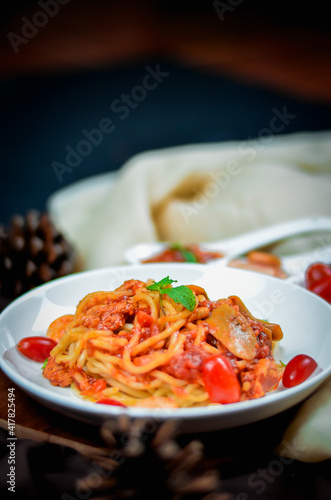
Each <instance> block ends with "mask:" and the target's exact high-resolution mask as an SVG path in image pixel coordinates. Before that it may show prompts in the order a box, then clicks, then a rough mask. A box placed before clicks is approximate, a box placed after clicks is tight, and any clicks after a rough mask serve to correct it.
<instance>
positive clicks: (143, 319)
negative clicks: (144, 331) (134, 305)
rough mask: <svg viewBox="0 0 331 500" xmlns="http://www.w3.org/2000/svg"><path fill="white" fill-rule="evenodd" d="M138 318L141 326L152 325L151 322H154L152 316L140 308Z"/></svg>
mask: <svg viewBox="0 0 331 500" xmlns="http://www.w3.org/2000/svg"><path fill="white" fill-rule="evenodd" d="M136 318H137V321H138V323H139V324H140V326H151V324H152V323H153V318H152V316H150V315H149V314H147V313H146V312H145V311H141V310H139V311H138V312H137V315H136Z"/></svg>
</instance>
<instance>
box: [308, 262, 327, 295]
mask: <svg viewBox="0 0 331 500" xmlns="http://www.w3.org/2000/svg"><path fill="white" fill-rule="evenodd" d="M305 284H306V288H307V289H308V290H310V291H311V292H313V293H316V295H319V296H320V297H322V299H324V300H326V301H327V302H330V303H331V267H330V266H328V265H327V264H323V263H321V262H316V263H315V264H312V265H311V266H309V267H308V269H307V271H306V274H305Z"/></svg>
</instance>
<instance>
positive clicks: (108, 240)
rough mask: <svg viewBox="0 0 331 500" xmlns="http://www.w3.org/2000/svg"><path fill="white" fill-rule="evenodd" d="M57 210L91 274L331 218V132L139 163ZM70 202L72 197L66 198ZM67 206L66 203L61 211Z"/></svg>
mask: <svg viewBox="0 0 331 500" xmlns="http://www.w3.org/2000/svg"><path fill="white" fill-rule="evenodd" d="M77 189H78V188H76V191H75V190H74V192H73V195H72V196H71V198H70V189H69V191H68V190H64V191H67V196H66V197H65V202H64V201H63V200H64V196H63V193H62V198H61V193H58V194H55V195H54V196H53V197H52V198H51V200H50V205H49V208H50V213H51V215H52V216H53V219H54V222H55V223H56V224H57V225H58V226H59V227H60V229H62V230H63V231H64V233H65V234H66V235H67V236H68V237H69V238H70V239H71V240H72V242H73V243H74V244H76V246H77V248H78V249H79V251H80V252H81V254H82V256H83V258H84V262H85V268H86V269H94V268H100V267H106V266H109V265H117V264H122V263H124V252H125V250H126V248H127V247H129V246H130V245H132V244H135V243H139V242H145V241H157V240H163V241H176V242H183V243H184V242H201V241H210V240H215V239H221V238H227V237H230V236H234V235H237V234H240V233H242V232H246V231H249V230H253V229H257V228H259V227H262V226H267V225H269V224H272V223H277V222H282V221H285V220H290V219H295V218H298V217H304V216H311V215H331V203H330V199H331V132H329V131H327V132H315V133H297V134H291V135H286V136H285V135H284V136H271V137H268V140H267V141H266V139H264V140H263V141H262V140H260V141H258V140H256V141H253V140H250V141H232V142H225V143H219V144H205V145H193V146H181V147H175V148H168V149H164V150H156V151H151V152H147V153H142V154H139V155H137V156H135V157H133V158H132V159H131V160H129V161H128V162H127V163H126V164H125V165H124V166H123V167H122V168H121V169H120V170H119V172H118V174H117V175H116V179H115V181H114V177H113V176H111V177H108V178H107V177H105V176H102V177H101V178H100V182H99V184H97V183H96V182H95V180H93V179H91V188H90V189H89V185H88V181H85V183H84V189H82V190H81V193H80V192H79V189H78V190H77ZM68 194H69V196H68ZM61 201H63V203H62V204H61Z"/></svg>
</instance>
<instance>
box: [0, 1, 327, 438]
mask: <svg viewBox="0 0 331 500" xmlns="http://www.w3.org/2000/svg"><path fill="white" fill-rule="evenodd" d="M119 3H120V2H118V4H119ZM88 5H90V4H89V3H88V4H87V5H86V4H85V3H81V4H80V5H79V10H78V7H77V4H76V3H75V2H71V3H68V4H67V5H63V6H62V7H61V9H60V11H59V13H58V14H57V16H55V17H54V18H52V19H49V21H48V23H47V26H45V27H43V28H40V29H39V30H38V33H37V34H36V35H35V36H34V37H32V38H31V39H30V40H28V42H27V43H24V44H21V45H20V46H19V50H18V52H17V53H15V51H14V49H13V46H12V45H11V43H10V40H9V38H8V34H9V33H17V34H19V33H21V31H22V16H26V18H28V19H31V18H32V17H33V15H34V14H35V12H36V8H35V7H30V8H29V9H27V10H26V9H25V10H24V9H22V11H20V12H17V13H15V15H14V14H13V15H12V16H9V17H8V18H7V20H6V23H5V25H4V26H3V34H4V36H3V37H2V41H1V45H0V64H1V69H2V76H3V78H11V77H15V76H17V75H22V74H38V73H45V72H46V73H59V72H66V73H68V72H77V71H80V70H82V69H83V70H86V69H88V70H93V69H94V68H102V67H109V66H110V65H113V66H116V65H120V64H123V63H125V64H127V63H129V62H130V61H135V60H138V59H139V58H142V57H145V56H146V55H148V56H149V55H160V56H162V57H168V58H170V59H173V60H175V61H176V62H178V63H181V64H183V65H184V66H187V67H194V68H201V69H203V70H204V71H208V72H212V73H215V72H218V73H222V74H225V75H230V76H233V77H235V78H238V79H241V80H242V81H247V82H253V83H254V82H255V83H257V84H259V85H261V84H262V85H264V86H265V88H270V89H276V90H279V91H281V92H285V93H288V94H289V95H293V96H297V97H302V98H305V99H307V100H311V101H315V102H320V103H325V104H326V105H330V103H331V65H330V64H329V62H330V61H329V58H330V49H331V35H330V34H329V33H327V32H326V31H325V30H324V29H318V28H317V27H309V26H300V25H297V26H296V25H290V26H288V25H286V23H284V24H279V23H278V24H277V23H275V22H273V19H272V18H271V17H262V18H260V17H259V16H256V15H255V16H249V15H240V12H239V13H238V14H236V13H235V12H231V11H230V12H228V13H227V14H226V17H225V19H224V20H221V19H220V17H219V15H218V13H217V12H216V10H215V9H214V10H212V12H209V13H206V12H204V13H202V14H199V13H197V12H194V11H192V12H186V13H185V12H184V13H178V14H177V15H176V16H172V15H171V13H170V12H166V13H165V12H162V10H161V11H160V10H159V9H157V8H156V6H155V4H154V3H153V2H135V3H134V2H133V3H132V2H130V3H129V4H128V2H121V3H120V5H112V7H111V8H110V7H109V5H108V7H107V4H106V3H105V2H95V3H94V5H93V9H91V7H89V6H88ZM238 10H239V9H238ZM12 387H15V385H14V384H13V383H12V382H11V381H10V380H9V379H8V378H7V377H6V376H5V375H4V374H3V373H0V396H1V397H0V414H1V417H2V419H3V420H2V425H5V420H6V415H7V393H8V388H12ZM15 394H16V402H17V404H16V424H17V433H18V435H20V436H22V437H24V436H33V437H34V438H35V439H45V438H47V439H51V440H55V441H56V442H61V440H62V442H65V441H63V440H66V439H69V440H73V441H74V442H75V443H82V444H86V445H91V446H102V442H101V440H100V436H99V431H98V429H97V428H94V427H93V426H89V425H86V424H83V423H79V422H75V423H74V425H73V421H72V420H71V419H69V418H66V417H64V416H61V415H58V414H57V413H55V412H53V411H52V410H48V409H46V408H44V407H43V406H41V405H40V404H39V403H37V402H35V401H34V400H33V399H31V398H30V397H28V396H27V395H26V394H25V393H24V392H23V391H21V390H20V389H19V388H17V387H16V388H15ZM30 431H32V432H34V431H36V432H35V433H34V434H31V432H30ZM38 432H39V433H41V434H38ZM43 433H46V435H47V436H48V437H47V436H45V434H43Z"/></svg>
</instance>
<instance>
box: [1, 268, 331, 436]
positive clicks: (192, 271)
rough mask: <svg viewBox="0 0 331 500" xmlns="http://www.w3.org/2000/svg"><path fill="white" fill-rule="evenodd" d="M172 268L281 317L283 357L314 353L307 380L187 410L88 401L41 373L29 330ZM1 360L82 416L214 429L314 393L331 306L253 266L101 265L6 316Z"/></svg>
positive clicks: (329, 348) (17, 376)
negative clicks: (29, 346) (93, 297)
mask: <svg viewBox="0 0 331 500" xmlns="http://www.w3.org/2000/svg"><path fill="white" fill-rule="evenodd" d="M167 275H169V276H170V277H171V278H172V279H176V280H178V284H184V285H185V284H190V283H195V284H199V285H200V286H203V287H204V288H205V289H206V291H207V293H208V294H209V297H210V298H211V299H212V300H216V299H219V298H222V297H227V296H229V295H238V296H239V297H240V298H241V299H242V300H243V301H244V303H245V304H246V305H247V307H248V308H249V309H250V311H251V312H252V313H253V314H254V315H255V316H256V317H260V318H267V319H268V320H270V321H272V322H276V323H279V324H280V325H281V327H282V329H283V332H284V338H283V339H282V340H281V341H280V343H279V345H278V346H277V348H276V351H275V357H276V358H277V359H281V360H282V361H283V362H285V363H286V362H288V361H289V360H290V359H291V358H292V357H293V356H295V355H296V354H300V353H304V354H309V355H310V356H312V357H313V358H314V359H315V360H316V361H317V363H318V365H319V367H320V370H317V371H316V372H315V373H314V374H313V375H312V376H311V377H310V378H309V379H308V380H306V381H305V382H303V383H302V384H301V385H299V386H297V387H294V388H291V389H284V388H282V387H279V388H278V389H277V390H276V391H273V392H271V393H269V394H268V395H267V396H265V397H264V398H261V399H256V400H251V401H243V402H239V403H234V404H228V405H224V406H210V407H199V408H180V409H147V408H129V409H123V408H120V407H112V406H103V405H96V404H93V403H90V402H86V401H82V400H80V399H79V398H77V397H76V396H74V394H73V393H72V391H71V389H70V388H60V387H53V386H52V385H51V384H50V383H49V381H48V380H46V379H45V378H44V377H43V376H42V373H41V363H37V362H34V361H30V360H28V359H26V358H24V356H22V355H21V354H20V353H19V352H18V350H17V348H16V344H17V343H18V341H19V340H20V339H22V338H23V337H27V336H31V335H45V331H46V329H47V327H48V325H49V323H50V322H51V321H52V320H54V319H55V318H56V317H58V316H60V315H62V314H66V313H71V312H74V310H75V307H76V305H77V303H78V301H79V300H80V299H81V298H83V296H84V295H86V294H87V293H89V292H92V291H97V290H113V289H114V288H116V287H117V286H119V285H120V284H121V283H123V281H124V280H126V279H131V278H135V279H141V280H143V281H145V280H147V279H148V278H152V279H155V280H160V279H161V278H163V277H165V276H167ZM0 339H1V340H0V366H1V368H2V369H3V371H4V372H5V373H6V374H7V376H8V377H9V378H10V379H11V380H12V381H13V382H15V383H16V384H17V385H18V386H19V387H20V388H21V389H23V390H24V391H26V392H27V393H28V394H29V395H30V396H31V397H33V398H34V399H36V400H37V401H39V402H41V403H42V404H44V405H45V406H47V407H49V408H52V409H53V410H55V411H57V412H60V413H63V414H65V415H67V416H69V417H72V418H74V419H78V420H82V421H84V422H88V423H92V424H100V423H101V422H102V421H104V420H105V419H107V418H110V417H113V418H114V417H116V416H118V415H119V414H121V413H123V412H124V413H128V414H129V415H130V416H131V417H132V418H136V417H145V418H149V419H151V420H152V421H163V420H165V419H178V420H179V421H180V422H181V423H182V424H183V426H182V428H183V431H185V432H194V431H206V430H216V429H224V428H229V427H235V426H238V425H243V424H248V423H250V422H254V421H257V420H260V419H263V418H266V417H270V416H272V415H275V414H276V413H278V412H281V411H283V410H285V409H287V408H289V407H291V406H293V405H295V404H297V403H298V402H300V401H302V400H303V399H304V398H306V397H307V396H308V395H309V394H311V393H312V391H314V390H315V389H316V388H317V387H318V386H319V385H320V384H321V383H322V381H323V380H325V379H326V378H327V377H328V376H329V375H330V374H331V359H330V354H329V353H330V352H331V307H330V306H329V305H328V304H327V303H326V302H325V301H323V300H322V299H320V298H319V297H317V296H315V295H314V294H312V293H310V292H308V291H306V290H304V289H303V288H300V287H298V286H296V285H293V284H291V283H288V282H285V281H282V280H279V279H277V278H272V277H270V276H265V275H262V274H258V273H253V272H250V271H244V270H238V269H229V268H225V267H223V266H217V265H210V266H204V265H199V264H184V265H183V264H145V265H136V266H122V267H116V268H108V269H100V270H96V271H88V272H84V273H79V274H75V275H71V276H68V277H65V278H61V279H58V280H55V281H53V282H50V283H48V284H46V285H43V286H41V287H38V288H36V289H34V290H32V291H31V292H28V293H26V294H25V295H23V296H22V297H20V298H19V299H17V300H15V301H14V302H13V303H12V304H11V305H10V306H8V307H7V308H6V309H5V310H4V311H3V312H2V314H1V316H0Z"/></svg>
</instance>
